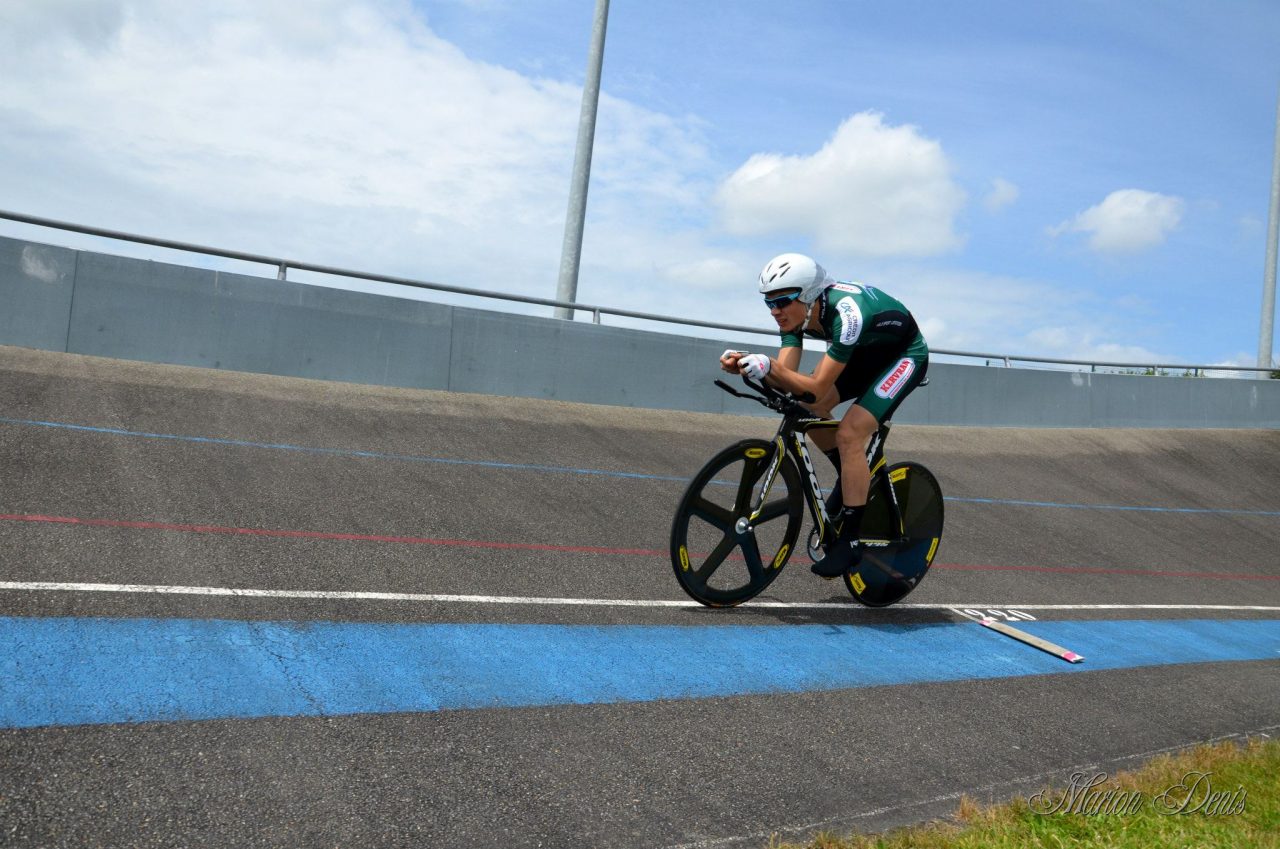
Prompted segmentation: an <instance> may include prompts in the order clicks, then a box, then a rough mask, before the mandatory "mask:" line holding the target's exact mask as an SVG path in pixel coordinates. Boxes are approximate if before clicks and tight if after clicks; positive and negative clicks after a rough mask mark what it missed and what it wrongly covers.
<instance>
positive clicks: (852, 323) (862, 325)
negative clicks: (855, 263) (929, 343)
mask: <svg viewBox="0 0 1280 849" xmlns="http://www.w3.org/2000/svg"><path fill="white" fill-rule="evenodd" d="M818 324H819V325H820V328H819V329H812V328H809V329H805V331H804V334H805V335H807V336H810V337H813V338H816V339H824V340H827V341H828V342H830V345H828V346H827V356H828V357H830V358H831V359H833V360H835V361H836V362H838V363H847V362H849V358H850V357H851V356H853V352H854V351H855V350H860V349H863V348H872V347H875V348H879V347H880V346H888V345H892V346H895V347H897V348H904V349H905V348H906V347H908V346H911V347H913V348H915V347H919V348H920V349H922V351H921V352H922V353H924V354H925V355H927V352H928V348H926V347H925V346H924V339H923V338H922V337H920V329H919V327H918V326H917V325H916V320H915V319H914V318H913V317H912V315H911V311H910V310H908V309H907V308H906V307H905V306H904V305H903V304H902V302H901V301H899V300H898V299H897V298H894V297H892V296H890V295H888V294H886V293H884V292H881V291H880V290H879V289H876V288H875V287H873V286H865V285H863V284H861V283H835V284H832V285H831V286H828V287H827V288H826V289H825V290H824V291H823V293H822V294H821V295H820V296H819V297H818ZM913 343H916V344H914V345H913ZM782 347H783V348H800V347H803V343H802V340H801V335H800V331H799V330H797V331H794V332H790V333H783V334H782ZM913 353H915V352H914V351H913Z"/></svg>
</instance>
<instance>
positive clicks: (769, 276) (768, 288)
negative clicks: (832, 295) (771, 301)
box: [760, 254, 835, 304]
mask: <svg viewBox="0 0 1280 849" xmlns="http://www.w3.org/2000/svg"><path fill="white" fill-rule="evenodd" d="M834 282H835V281H834V280H833V279H832V278H830V277H828V276H827V271H826V269H824V268H823V267H822V266H821V265H818V263H817V262H815V261H814V259H813V257H808V256H805V255H804V254H779V255H778V256H775V257H774V258H773V259H771V260H769V264H768V265H766V266H765V267H764V270H763V271H761V272H760V294H762V295H767V294H769V293H770V292H776V291H778V290H779V289H799V290H800V297H799V299H798V300H800V301H802V302H804V303H806V304H811V303H813V302H814V301H816V300H817V299H818V296H819V295H821V294H822V290H823V289H825V288H827V286H829V285H831V284H832V283H834Z"/></svg>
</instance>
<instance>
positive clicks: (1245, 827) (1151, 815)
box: [769, 740, 1280, 849]
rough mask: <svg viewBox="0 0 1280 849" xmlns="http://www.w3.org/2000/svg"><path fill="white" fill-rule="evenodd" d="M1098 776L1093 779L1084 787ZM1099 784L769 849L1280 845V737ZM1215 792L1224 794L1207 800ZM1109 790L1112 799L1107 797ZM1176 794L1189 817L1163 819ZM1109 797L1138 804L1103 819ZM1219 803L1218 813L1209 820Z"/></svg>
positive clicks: (1158, 763)
mask: <svg viewBox="0 0 1280 849" xmlns="http://www.w3.org/2000/svg"><path fill="white" fill-rule="evenodd" d="M1189 773H1196V774H1201V773H1208V778H1207V779H1205V780H1202V781H1201V782H1200V784H1199V785H1196V776H1194V775H1193V776H1190V778H1188V774H1189ZM1096 774H1097V772H1096V771H1094V772H1092V773H1089V774H1087V775H1085V776H1084V781H1083V783H1084V784H1088V782H1089V781H1090V780H1091V779H1093V777H1094V775H1096ZM1100 781H1101V783H1099V784H1097V785H1095V787H1094V788H1093V789H1092V790H1091V791H1089V792H1088V794H1083V795H1082V794H1080V793H1077V794H1076V795H1074V796H1073V795H1071V794H1070V793H1069V789H1070V788H1069V787H1056V788H1045V789H1044V795H1043V796H1041V797H1040V800H1041V801H1040V802H1039V803H1038V804H1037V805H1036V806H1035V807H1036V810H1033V805H1032V804H1031V803H1030V802H1029V801H1028V799H1014V800H1013V801H1011V802H1008V803H1005V804H1001V805H994V806H984V805H979V804H977V803H975V802H974V801H972V800H970V799H967V798H965V799H962V800H961V802H960V807H959V809H958V810H957V811H956V814H955V817H954V820H955V821H954V822H945V823H944V822H935V823H930V824H928V825H925V826H919V827H915V828H909V829H901V830H897V831H892V832H888V833H886V834H882V835H860V834H853V835H849V836H847V837H839V836H837V835H834V834H831V833H819V834H817V835H815V837H814V839H813V841H812V842H811V843H808V844H802V845H800V844H790V843H778V842H777V841H771V842H770V844H769V845H770V847H771V849H1024V847H1031V849H1039V847H1043V848H1044V849H1060V847H1089V848H1090V849H1094V848H1095V847H1096V849H1102V847H1107V849H1166V847H1179V849H1181V848H1182V847H1185V849H1207V848H1208V847H1214V849H1217V848H1218V847H1221V849H1248V847H1280V740H1266V741H1262V740H1252V741H1250V742H1248V743H1246V744H1244V745H1240V744H1237V743H1231V742H1227V743H1219V744H1216V745H1205V746H1200V747H1197V748H1195V749H1191V750H1188V751H1185V752H1181V753H1178V754H1173V755H1163V756H1161V757H1158V758H1156V759H1154V760H1153V761H1151V762H1150V763H1148V764H1146V765H1145V766H1143V767H1141V768H1140V769H1137V770H1134V771H1132V772H1120V773H1116V774H1115V775H1113V776H1107V777H1106V778H1105V779H1100ZM1206 786H1211V789H1212V792H1213V793H1214V794H1218V795H1216V796H1214V797H1210V796H1208V793H1207V791H1206ZM1241 789H1243V793H1241V792H1240V791H1241ZM1107 791H1112V795H1111V796H1104V795H1102V794H1105V793H1106V792H1107ZM1167 791H1171V792H1169V796H1168V798H1169V800H1170V801H1171V802H1172V803H1174V804H1175V806H1176V804H1177V803H1181V802H1184V801H1186V805H1185V807H1186V809H1187V811H1188V812H1185V813H1179V814H1169V813H1164V812H1162V810H1161V808H1162V805H1161V803H1160V802H1158V801H1157V800H1158V798H1159V797H1160V796H1161V795H1162V794H1165V793H1166V792H1167ZM1030 798H1035V796H1034V795H1032V796H1031V797H1030ZM1107 800H1110V802H1111V804H1112V809H1113V810H1117V811H1119V809H1121V808H1122V807H1123V806H1124V805H1125V804H1127V805H1129V806H1130V807H1129V808H1128V809H1125V810H1124V812H1116V813H1099V812H1098V811H1099V809H1100V808H1102V807H1104V804H1105V802H1106V801H1107ZM1211 806H1216V807H1217V808H1218V809H1219V812H1218V813H1216V814H1215V815H1208V814H1207V813H1206V810H1207V809H1208V808H1209V807H1211ZM1055 808H1056V809H1057V810H1054V809H1055ZM1072 808H1075V812H1073V811H1072V810H1070V809H1072ZM1196 808H1200V810H1196ZM1241 809H1243V810H1241ZM1037 810H1038V811H1039V812H1037ZM1046 811H1049V812H1046ZM1081 811H1092V813H1084V812H1081Z"/></svg>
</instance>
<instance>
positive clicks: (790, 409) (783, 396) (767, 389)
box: [715, 375, 815, 415]
mask: <svg viewBox="0 0 1280 849" xmlns="http://www.w3.org/2000/svg"><path fill="white" fill-rule="evenodd" d="M742 382H743V383H745V384H746V385H747V386H749V387H751V388H752V389H754V390H756V391H757V392H759V393H760V395H751V394H750V393H747V392H739V391H738V390H736V389H734V388H733V387H732V386H730V385H729V384H727V383H725V382H724V381H723V380H717V381H716V382H715V383H716V386H719V387H720V388H721V389H723V390H724V391H725V392H728V393H729V394H730V395H736V396H737V397H739V398H749V399H750V400H752V401H755V402H757V403H759V404H761V405H763V406H765V407H768V408H769V409H770V410H774V411H776V412H779V413H782V414H784V415H785V414H787V413H808V412H810V411H809V410H807V409H805V408H804V407H802V406H800V405H801V404H802V403H803V404H812V403H813V402H814V400H815V399H814V396H813V393H812V392H805V393H804V394H802V395H792V394H791V393H790V392H779V391H778V390H776V389H774V388H773V387H772V386H769V385H768V384H766V383H763V382H761V383H757V382H756V381H754V380H752V379H751V378H749V377H747V376H746V375H742ZM761 395H762V396H764V397H760V396H761Z"/></svg>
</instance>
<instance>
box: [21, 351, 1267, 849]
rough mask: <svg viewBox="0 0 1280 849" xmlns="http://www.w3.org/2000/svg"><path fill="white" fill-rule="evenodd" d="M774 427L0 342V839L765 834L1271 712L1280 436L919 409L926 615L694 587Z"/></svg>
mask: <svg viewBox="0 0 1280 849" xmlns="http://www.w3.org/2000/svg"><path fill="white" fill-rule="evenodd" d="M715 376H716V375H715V372H714V364H709V370H708V375H707V379H708V391H709V392H714V391H717V390H715V389H714V387H712V386H711V384H710V380H711V379H712V378H714V377H715ZM618 379H619V380H625V379H626V376H625V375H619V376H618ZM921 391H924V392H927V391H928V389H927V388H926V389H924V390H921ZM746 403H747V402H743V404H744V409H745V405H746ZM773 427H774V422H773V420H771V419H762V418H752V417H746V416H741V417H738V416H711V415H700V414H686V413H672V412H660V411H642V410H632V409H621V408H612V407H590V406H583V405H572V404H562V403H555V402H545V401H530V400H520V399H502V398H490V397H482V396H468V395H458V394H445V393H438V392H422V391H410V390H395V389H387V388H378V387H364V386H353V385H347V384H330V383H321V382H315V381H302V380H291V379H285V378H277V377H268V376H261V375H246V374H235V373H226V372H213V371H204V370H198V369H185V368H175V367H165V366H157V365H148V364H138V363H125V362H119V361H111V360H100V359H93V358H87V357H79V356H72V355H65V354H49V353H43V352H35V351H29V350H24V349H17V348H0V470H2V478H0V647H4V648H3V649H2V650H0V844H2V845H5V846H71V845H121V846H123V845H129V846H133V845H138V846H190V845H208V844H217V845H243V846H258V845H264V846H265V845H299V846H322V845H323V846H338V845H342V846H346V845H352V846H355V845H360V846H437V847H452V846H498V845H501V846H510V847H525V846H530V847H531V846H571V845H572V846H619V847H661V846H716V847H719V846H739V845H741V846H764V845H766V844H767V843H768V839H769V835H770V834H771V833H774V832H777V833H780V834H782V835H784V836H789V837H799V836H803V835H804V834H806V833H809V832H811V831H813V830H814V829H819V828H824V829H833V830H842V829H848V828H858V829H864V830H870V829H879V828H884V827H887V826H891V825H895V824H899V823H906V822H913V821H919V820H923V819H927V818H930V817H935V816H945V815H946V814H948V813H949V812H950V811H952V810H953V809H954V807H955V805H956V802H957V800H958V798H959V795H960V794H961V793H969V794H970V795H972V796H975V797H978V798H1005V797H1010V796H1013V795H1015V794H1023V793H1026V792H1028V791H1030V790H1032V789H1034V788H1036V787H1038V786H1039V785H1040V784H1041V783H1043V782H1047V781H1052V782H1057V783H1061V784H1065V783H1066V782H1067V781H1068V780H1069V777H1070V775H1071V774H1072V773H1073V772H1076V771H1081V770H1090V769H1096V770H1104V771H1114V770H1116V769H1118V768H1124V767H1128V766H1132V765H1134V764H1135V763H1136V762H1137V761H1138V760H1140V759H1142V758H1144V757H1147V756H1150V754H1151V753H1154V752H1158V751H1162V750H1167V749H1170V748H1176V747H1181V746H1186V745H1189V744H1193V743H1196V742H1200V741H1204V740H1209V739H1216V738H1220V737H1224V736H1231V735H1239V734H1247V733H1259V732H1260V733H1270V734H1275V733H1277V732H1280V625H1278V623H1280V555H1277V551H1280V487H1278V486H1277V483H1278V482H1280V433H1278V432H1274V431H1203V430H1202V431H1174V430H1161V431H1151V430H1148V431H1111V430H1106V431H1080V430H1021V429H960V428H937V427H909V426H905V425H901V426H899V427H897V428H896V429H895V431H894V434H893V437H892V439H891V440H890V442H889V446H888V455H889V457H890V460H891V461H893V460H895V459H905V458H908V457H910V458H912V459H916V460H919V461H921V462H923V463H925V464H926V465H928V466H929V467H930V468H931V469H932V470H933V471H934V472H935V474H936V475H937V476H938V478H939V480H940V481H941V483H942V486H943V490H944V492H945V493H946V495H947V497H948V501H947V503H946V510H947V525H946V533H945V537H944V540H943V543H942V546H941V549H940V551H939V554H938V557H937V561H936V565H935V568H934V570H933V571H932V572H931V573H930V574H929V576H928V578H927V579H926V581H925V582H924V583H923V584H922V585H921V587H920V588H919V590H918V591H917V592H916V593H914V594H913V595H912V596H911V597H910V598H909V599H908V601H909V602H911V606H906V607H898V608H890V609H885V610H868V609H864V608H859V607H857V606H856V605H855V604H854V603H853V602H852V599H850V598H849V597H848V596H847V594H846V593H845V592H844V590H843V588H842V587H841V586H840V585H838V584H836V583H834V582H833V583H826V582H823V581H821V580H819V579H817V578H815V577H814V576H812V575H811V574H810V573H809V571H808V569H807V566H806V563H807V560H806V558H804V556H803V554H801V555H800V556H798V557H797V558H793V560H792V563H791V566H790V568H788V569H787V570H786V571H785V572H784V573H783V574H782V576H781V577H780V578H779V579H778V580H777V581H776V582H775V583H774V584H773V585H772V586H771V587H770V589H769V590H768V591H767V592H766V594H765V596H763V597H762V598H761V599H759V600H758V601H757V602H753V603H751V604H748V605H746V606H745V607H743V608H739V609H737V610H732V611H711V610H706V609H702V608H698V607H696V606H693V605H690V604H684V603H682V602H683V601H684V597H683V596H682V594H681V593H680V590H679V588H678V587H677V585H676V583H675V580H674V578H673V576H672V573H671V567H670V565H669V562H668V559H667V554H666V547H667V535H668V531H669V526H670V519H671V513H672V509H673V507H674V505H675V503H676V501H677V500H678V498H679V496H680V493H681V491H682V489H683V483H682V480H683V479H685V478H687V477H689V476H690V475H692V474H693V473H694V472H695V471H696V470H697V469H698V468H699V466H700V465H701V464H702V463H703V462H704V461H705V460H706V459H707V458H708V457H709V456H711V455H712V454H713V453H714V452H715V451H717V450H718V449H719V448H721V447H723V446H724V445H726V444H728V443H729V442H731V441H735V440H737V439H741V438H744V437H746V436H769V435H771V433H772V431H773ZM233 590H239V591H244V590H253V591H257V592H255V593H245V592H233ZM553 600H554V601H553ZM953 608H956V609H963V608H982V609H997V610H1003V611H1010V610H1020V611H1024V612H1025V614H1026V615H1028V616H1034V617H1035V621H1021V622H1019V623H1016V624H1018V625H1019V627H1022V628H1024V629H1025V630H1027V631H1029V632H1032V633H1037V634H1041V635H1043V636H1047V637H1050V638H1052V639H1055V640H1056V641H1058V642H1061V643H1063V644H1064V645H1066V646H1067V647H1069V648H1072V649H1074V650H1076V651H1078V652H1080V653H1081V654H1083V655H1085V657H1086V660H1085V662H1084V663H1083V664H1079V665H1072V664H1067V663H1064V662H1062V661H1060V660H1057V659H1055V658H1053V657H1051V656H1049V655H1047V654H1044V653H1042V652H1039V651H1037V650H1035V649H1033V648H1030V647H1027V646H1025V645H1023V644H1021V643H1018V642H1015V641H1013V640H1010V639H1008V638H1006V637H1003V636H1000V635H998V634H995V633H992V632H990V631H988V630H986V629H984V628H982V627H981V626H980V625H978V624H976V623H973V622H971V621H968V620H966V619H964V618H963V617H962V616H961V615H960V614H958V613H956V612H953V610H952V609H953Z"/></svg>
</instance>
